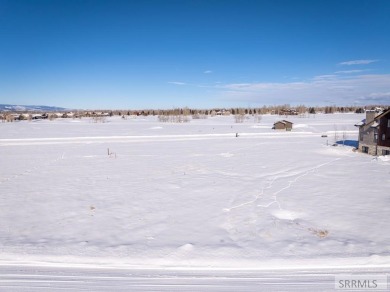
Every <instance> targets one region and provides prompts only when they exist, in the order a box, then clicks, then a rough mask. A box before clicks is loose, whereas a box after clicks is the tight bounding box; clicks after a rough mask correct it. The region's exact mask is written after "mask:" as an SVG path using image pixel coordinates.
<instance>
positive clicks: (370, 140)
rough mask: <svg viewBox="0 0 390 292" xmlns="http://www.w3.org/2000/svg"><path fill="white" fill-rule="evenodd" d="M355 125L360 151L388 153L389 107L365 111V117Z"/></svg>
mask: <svg viewBox="0 0 390 292" xmlns="http://www.w3.org/2000/svg"><path fill="white" fill-rule="evenodd" d="M355 126H356V127H359V146H358V149H359V151H360V152H363V153H368V154H370V155H390V109H387V110H386V111H384V112H380V111H378V110H369V111H366V118H365V119H364V120H362V121H361V122H359V123H357V124H356V125H355Z"/></svg>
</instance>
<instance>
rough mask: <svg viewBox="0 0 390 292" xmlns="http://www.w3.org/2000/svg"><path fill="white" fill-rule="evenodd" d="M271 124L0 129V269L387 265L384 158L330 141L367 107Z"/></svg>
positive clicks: (351, 132) (388, 166)
mask: <svg viewBox="0 0 390 292" xmlns="http://www.w3.org/2000/svg"><path fill="white" fill-rule="evenodd" d="M281 118H285V117H279V116H272V115H265V116H263V118H262V120H261V123H259V124H255V123H254V122H253V119H247V120H245V122H244V123H242V124H236V123H234V118H233V117H232V116H230V117H229V116H227V117H225V116H222V117H221V116H218V117H209V118H208V119H205V120H192V121H191V122H190V123H184V124H173V123H160V122H158V121H157V118H156V117H138V118H136V119H127V120H124V119H120V118H119V117H112V118H108V119H107V120H106V122H105V123H94V122H93V121H92V120H90V119H81V120H73V119H57V120H54V121H47V120H39V121H31V122H28V121H21V122H14V123H0V166H1V167H0V238H1V240H0V251H1V253H0V264H1V265H11V266H12V265H16V264H26V265H53V266H64V265H65V266H66V265H70V266H77V265H79V266H81V267H85V266H87V267H96V266H101V267H117V268H118V267H120V268H124V267H126V268H142V269H143V268H178V269H202V268H207V269H222V268H230V269H264V270H267V269H279V268H291V269H295V268H300V267H306V268H310V267H311V268H318V267H324V268H332V267H334V268H336V267H363V268H364V267H366V268H374V267H385V268H388V267H390V245H389V242H390V220H388V219H389V214H390V193H389V191H388V189H389V186H390V176H389V173H390V161H389V159H383V158H382V159H375V158H374V157H372V156H368V155H365V154H361V153H357V152H354V151H353V148H352V147H348V146H342V145H338V146H331V145H332V144H333V143H334V142H335V141H334V140H335V138H337V137H335V136H338V138H339V139H341V138H342V136H344V137H346V139H348V140H357V136H358V135H357V134H358V132H357V129H356V128H355V127H354V126H353V125H354V124H356V122H358V121H360V120H361V119H362V118H363V115H361V114H332V115H321V114H317V115H315V116H313V115H312V116H310V117H304V118H302V117H292V118H287V119H288V120H291V121H292V122H293V123H294V124H297V125H299V126H298V127H297V128H294V129H293V130H292V131H291V132H286V131H274V130H272V129H271V128H272V125H273V123H274V122H275V121H277V120H280V119H281ZM75 121H78V122H77V123H76V122H75ZM335 132H336V134H335ZM236 133H238V134H239V136H238V137H236ZM323 133H327V134H328V137H325V138H323V137H321V135H322V134H323ZM108 153H109V154H110V155H108Z"/></svg>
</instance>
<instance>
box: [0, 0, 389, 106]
mask: <svg viewBox="0 0 390 292" xmlns="http://www.w3.org/2000/svg"><path fill="white" fill-rule="evenodd" d="M389 15H390V1H387V0H384V1H380V0H369V1H363V0H350V1H348V0H337V1H333V0H326V1H319V0H318V1H314V0H307V1H278V0H272V1H271V0H270V1H261V0H257V1H245V0H244V1H228V0H225V1H213V0H206V1H189V0H188V1H184V0H181V1H168V0H167V1H148V0H144V1H119V0H113V1H98V0H93V1H92V0H90V1H74V0H66V1H59V0H58V1H57V0H46V1H42V0H29V1H20V0H0V37H1V38H0V103H10V104H27V105H29V104H34V105H38V104H43V105H55V106H63V107H69V108H107V109H114V108H172V107H184V106H189V107H197V108H208V107H236V106H243V107H247V106H251V107H257V106H262V105H274V104H285V103H288V104H291V105H296V104H306V105H331V104H336V105H357V104H362V105H363V104H373V103H375V104H390V17H389Z"/></svg>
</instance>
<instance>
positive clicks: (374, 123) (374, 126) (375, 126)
mask: <svg viewBox="0 0 390 292" xmlns="http://www.w3.org/2000/svg"><path fill="white" fill-rule="evenodd" d="M378 126H379V123H378V122H377V121H375V122H373V123H372V125H371V126H370V127H371V128H377V127H378Z"/></svg>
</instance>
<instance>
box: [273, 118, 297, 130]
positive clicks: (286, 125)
mask: <svg viewBox="0 0 390 292" xmlns="http://www.w3.org/2000/svg"><path fill="white" fill-rule="evenodd" d="M292 127H293V123H291V122H289V121H286V120H282V121H277V122H276V123H274V126H273V128H272V129H274V130H286V131H291V130H292Z"/></svg>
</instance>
